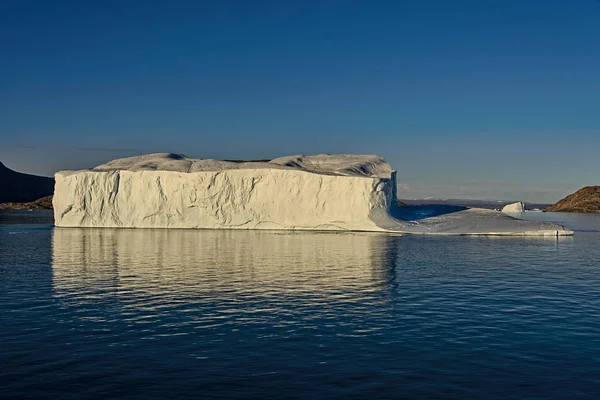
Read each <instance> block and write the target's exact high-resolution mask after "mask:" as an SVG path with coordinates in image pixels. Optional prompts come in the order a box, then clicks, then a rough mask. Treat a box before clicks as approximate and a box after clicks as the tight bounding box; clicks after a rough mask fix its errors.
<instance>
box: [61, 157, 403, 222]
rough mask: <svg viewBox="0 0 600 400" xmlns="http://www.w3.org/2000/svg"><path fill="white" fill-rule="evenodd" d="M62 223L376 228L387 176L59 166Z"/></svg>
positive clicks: (388, 186) (391, 187) (388, 189)
mask: <svg viewBox="0 0 600 400" xmlns="http://www.w3.org/2000/svg"><path fill="white" fill-rule="evenodd" d="M55 178H56V188H55V194H54V215H55V225H56V226H60V227H128V228H133V227H138V228H236V229H318V230H347V229H348V230H381V228H380V227H378V226H377V225H376V224H375V223H374V222H373V221H372V220H371V218H370V215H373V214H374V213H375V214H381V213H382V212H384V213H387V210H388V209H389V207H390V204H391V202H392V201H393V195H394V193H395V182H394V180H393V179H385V178H377V177H375V178H372V177H358V176H335V175H321V174H316V173H311V172H306V171H302V170H293V169H268V168H261V169H232V170H223V171H202V172H177V171H128V170H117V171H108V172H98V171H89V170H86V171H78V172H69V173H57V174H56V176H55Z"/></svg>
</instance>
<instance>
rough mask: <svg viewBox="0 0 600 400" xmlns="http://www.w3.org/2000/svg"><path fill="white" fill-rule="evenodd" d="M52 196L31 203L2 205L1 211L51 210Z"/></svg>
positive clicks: (0, 205)
mask: <svg viewBox="0 0 600 400" xmlns="http://www.w3.org/2000/svg"><path fill="white" fill-rule="evenodd" d="M51 209H52V196H47V197H42V198H41V199H38V200H35V201H30V202H28V203H0V210H51Z"/></svg>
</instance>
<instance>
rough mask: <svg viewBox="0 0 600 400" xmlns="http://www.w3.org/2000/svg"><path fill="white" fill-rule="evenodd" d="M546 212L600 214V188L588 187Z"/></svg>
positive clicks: (548, 208)
mask: <svg viewBox="0 0 600 400" xmlns="http://www.w3.org/2000/svg"><path fill="white" fill-rule="evenodd" d="M545 210H546V211H556V212H582V213H597V212H600V186H586V187H584V188H583V189H579V190H578V191H576V192H575V193H573V194H571V195H569V196H567V197H565V198H564V199H562V200H560V201H559V202H558V203H556V204H554V205H553V206H550V207H546V208H545Z"/></svg>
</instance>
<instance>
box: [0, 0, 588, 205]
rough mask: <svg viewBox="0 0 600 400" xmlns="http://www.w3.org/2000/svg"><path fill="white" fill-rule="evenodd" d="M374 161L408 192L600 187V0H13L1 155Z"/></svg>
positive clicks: (2, 41) (2, 92)
mask: <svg viewBox="0 0 600 400" xmlns="http://www.w3.org/2000/svg"><path fill="white" fill-rule="evenodd" d="M159 151H160V152H162V151H170V152H178V153H184V154H186V155H188V156H193V157H200V158H256V157H258V158H270V157H276V156H281V155H285V154H290V153H304V154H316V153H345V152H349V153H376V154H380V155H382V156H384V157H385V158H386V159H387V160H388V161H389V162H390V164H392V166H393V167H394V168H395V169H397V170H398V171H399V172H398V176H399V180H400V192H399V194H400V196H401V197H405V198H421V197H430V196H434V197H463V198H506V199H515V200H518V199H523V200H529V201H548V202H552V201H555V200H557V199H558V198H560V197H562V196H564V195H565V194H567V193H569V192H572V191H574V190H576V189H578V188H580V187H582V186H584V185H589V184H600V2H599V1H598V0H562V1H553V0H539V1H534V0H515V1H511V0H505V1H495V0H471V1H466V0H452V1H450V0H438V1H433V0H431V1H428V0H413V1H385V2H383V1H350V0H346V1H327V0H322V1H284V0H280V1H249V0H246V1H226V0H219V1H206V2H202V1H185V2H184V1H161V2H159V1H151V0H144V1H127V0H119V1H60V0H53V1H46V0H39V1H34V0H0V161H3V162H4V163H5V164H6V165H7V166H9V167H11V168H14V169H17V170H21V171H25V172H31V173H38V174H46V175H49V174H52V173H53V172H55V171H56V170H59V169H69V168H80V167H89V166H93V165H96V164H99V163H101V162H104V161H107V160H110V159H113V158H119V157H124V156H129V155H135V154H143V153H149V152H159Z"/></svg>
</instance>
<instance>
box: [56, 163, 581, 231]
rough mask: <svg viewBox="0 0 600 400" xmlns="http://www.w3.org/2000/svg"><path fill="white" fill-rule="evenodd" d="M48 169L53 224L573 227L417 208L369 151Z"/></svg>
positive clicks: (432, 228)
mask: <svg viewBox="0 0 600 400" xmlns="http://www.w3.org/2000/svg"><path fill="white" fill-rule="evenodd" d="M55 178H56V187H55V194H54V215H55V224H56V226H61V227H113V228H114V227H120V228H196V229H290V230H351V231H379V232H397V233H410V234H455V235H456V234H461V235H463V234H477V235H553V236H554V235H569V234H572V232H571V231H569V230H567V229H565V228H564V227H562V226H559V225H554V224H543V223H537V222H530V221H523V220H519V219H516V218H512V217H510V216H507V215H505V214H503V213H501V212H497V211H491V210H483V209H461V210H450V211H451V212H448V211H449V210H445V212H443V213H442V212H439V210H438V211H437V212H435V213H432V214H431V215H425V216H424V215H423V214H422V213H419V212H418V209H412V208H403V207H398V206H397V205H396V201H397V194H396V172H395V171H393V170H392V168H391V167H390V165H389V164H388V163H387V162H386V161H385V160H384V159H383V158H381V157H378V156H375V155H326V154H321V155H316V156H288V157H281V158H277V159H274V160H270V161H249V162H245V161H244V162H242V161H226V160H199V159H191V158H187V157H185V156H183V155H177V154H170V153H159V154H150V155H146V156H139V157H130V158H125V159H120V160H115V161H111V162H109V163H107V164H104V165H100V166H98V167H95V168H92V169H88V170H81V171H64V172H59V173H57V174H56V176H55ZM411 212H412V214H411Z"/></svg>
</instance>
